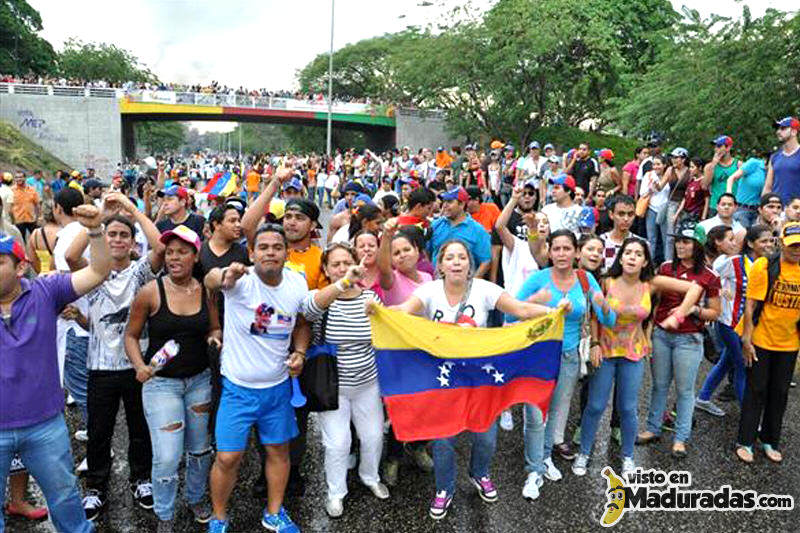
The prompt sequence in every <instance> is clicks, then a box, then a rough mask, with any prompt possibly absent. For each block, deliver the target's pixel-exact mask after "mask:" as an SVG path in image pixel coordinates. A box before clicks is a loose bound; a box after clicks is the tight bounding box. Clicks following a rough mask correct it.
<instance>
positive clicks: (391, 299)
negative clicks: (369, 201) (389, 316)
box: [377, 220, 433, 306]
mask: <svg viewBox="0 0 800 533" xmlns="http://www.w3.org/2000/svg"><path fill="white" fill-rule="evenodd" d="M420 254H421V251H420V249H419V247H418V245H417V242H416V240H415V239H414V238H413V237H412V236H411V235H409V234H407V233H405V232H404V231H403V230H400V231H398V227H397V224H396V223H395V222H394V221H393V220H390V221H389V222H387V223H386V224H385V225H384V230H383V236H382V238H381V244H380V247H379V249H378V260H377V263H378V270H379V272H380V277H379V281H380V288H381V289H382V290H383V297H382V298H381V299H382V300H383V303H384V305H387V306H389V305H400V304H402V303H403V302H405V301H406V300H408V298H409V296H411V294H412V293H413V292H414V289H416V288H417V287H419V286H420V285H422V284H423V283H425V282H426V281H430V280H431V279H433V278H432V276H431V275H430V274H429V273H427V272H422V271H420V270H419V269H418V265H417V263H418V262H419V260H420Z"/></svg>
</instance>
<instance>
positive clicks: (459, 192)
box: [439, 187, 469, 202]
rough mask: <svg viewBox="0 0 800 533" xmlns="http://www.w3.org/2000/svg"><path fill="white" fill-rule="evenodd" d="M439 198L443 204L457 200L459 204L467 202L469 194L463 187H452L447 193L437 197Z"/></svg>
mask: <svg viewBox="0 0 800 533" xmlns="http://www.w3.org/2000/svg"><path fill="white" fill-rule="evenodd" d="M439 198H440V199H441V200H442V201H444V202H449V201H450V200H458V201H459V202H468V201H469V193H467V190H466V189H464V187H454V188H452V189H450V190H449V191H447V192H443V193H441V194H440V195H439Z"/></svg>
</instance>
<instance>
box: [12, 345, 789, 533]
mask: <svg viewBox="0 0 800 533" xmlns="http://www.w3.org/2000/svg"><path fill="white" fill-rule="evenodd" d="M709 368H710V367H709V364H708V363H707V362H705V361H704V362H703V364H702V367H701V378H702V377H704V375H705V373H706V372H707V371H708V369H709ZM647 374H649V372H646V373H645V375H646V377H645V384H644V386H643V393H644V394H645V395H643V396H642V397H641V398H640V410H639V416H640V427H641V426H642V425H643V422H642V420H643V418H644V416H645V415H646V411H645V409H646V407H647V404H648V400H649V390H650V385H649V376H648V375H647ZM698 383H699V382H698ZM798 396H799V393H798V389H792V391H791V393H790V397H789V407H788V409H787V414H786V419H785V424H784V433H783V442H784V446H783V449H784V452H785V454H784V456H785V459H784V462H783V464H781V465H775V464H772V463H770V462H769V461H767V460H766V458H765V457H764V456H763V454H761V453H757V455H756V462H755V464H753V465H749V466H748V465H744V464H742V463H741V462H739V461H738V460H737V459H736V457H735V456H734V454H733V443H734V442H735V438H736V431H737V423H738V416H739V410H738V406H736V404H734V403H720V404H719V405H721V406H723V407H724V409H725V410H726V411H728V415H727V416H725V417H723V418H715V417H712V416H710V415H708V414H706V413H703V412H697V413H696V416H695V420H696V427H695V430H694V432H693V436H692V442H691V445H690V447H689V448H688V449H689V456H688V457H687V458H686V459H685V460H682V461H678V460H675V459H673V458H672V457H671V455H670V453H669V451H670V444H671V441H670V440H669V437H670V436H671V434H670V433H668V432H667V433H665V436H666V437H667V438H666V439H663V440H662V441H661V442H660V443H655V444H652V445H650V446H646V447H640V446H637V447H636V450H635V457H636V461H637V464H638V465H639V466H641V467H643V468H656V469H660V470H667V471H668V470H688V471H690V472H691V473H692V476H693V486H692V488H693V489H711V490H716V489H718V488H719V487H721V486H723V485H731V486H732V487H733V488H734V489H750V490H755V491H757V492H759V493H769V494H790V495H792V496H794V497H795V498H797V497H800V459H798V454H797V451H798V449H799V448H798V443H800V438H798V427H800V426H799V425H798V423H799V422H800V409H798V401H799V400H800V398H799V397H798ZM574 400H575V401H574V402H573V409H572V413H571V417H570V425H569V427H568V435H570V436H571V435H572V432H573V431H574V428H575V426H576V424H577V423H578V412H577V411H578V405H577V394H576V397H575V398H574ZM67 416H68V419H69V423H70V426H71V427H73V428H74V424H75V420H76V412H75V410H74V409H69V410H68V413H67ZM514 420H515V427H514V430H513V431H511V432H506V431H502V430H500V431H499V433H498V442H497V453H496V456H495V459H494V463H493V467H492V476H493V479H494V481H495V483H496V484H497V487H498V491H499V494H500V499H499V501H498V502H497V503H495V504H485V503H483V502H482V501H481V500H480V499H479V498H478V495H477V493H476V491H475V489H474V488H473V487H472V486H471V485H470V484H469V480H468V479H467V474H466V465H467V462H468V458H469V450H468V446H467V438H465V437H462V438H461V439H460V441H459V445H458V448H457V451H458V486H457V491H456V496H455V499H454V501H453V506H452V507H451V509H450V512H449V513H448V516H447V517H445V518H444V519H443V520H441V521H440V522H438V523H437V522H434V521H433V520H431V519H430V518H429V517H428V514H427V510H428V505H429V502H430V498H431V497H432V496H433V476H432V474H426V473H423V472H421V471H419V470H417V469H416V468H415V467H414V466H413V465H412V464H411V463H410V461H406V462H404V463H403V464H402V465H401V469H400V481H399V484H398V486H397V487H395V488H393V489H392V490H391V493H392V494H391V498H390V499H389V500H386V501H379V500H376V499H375V498H374V497H373V496H372V494H371V493H370V492H369V490H368V489H367V488H365V487H363V486H362V485H361V483H360V482H359V480H358V476H357V474H356V473H355V471H351V472H350V476H349V489H350V494H349V495H348V497H347V499H346V500H345V513H344V516H343V517H342V518H340V519H337V520H331V519H329V518H328V517H327V515H326V513H325V481H324V470H323V464H322V463H323V450H322V444H321V442H320V433H319V429H318V426H317V425H316V424H315V423H314V420H313V416H312V420H311V423H310V430H309V433H310V434H309V451H308V455H307V457H306V461H305V464H304V466H303V471H304V473H305V475H306V478H307V490H306V494H305V496H304V497H303V498H300V499H294V500H289V501H287V503H286V506H287V509H288V510H289V513H290V515H291V516H292V517H293V519H294V520H295V521H296V522H297V523H298V524H299V525H300V526H301V527H302V530H303V531H304V532H315V533H316V532H341V533H344V532H348V533H349V532H367V531H368V532H387V533H388V532H391V533H407V532H409V533H410V532H424V531H438V532H511V531H526V532H527V531H570V532H584V531H598V530H600V529H601V528H600V526H599V521H598V520H599V517H600V516H601V514H602V511H603V509H604V505H605V502H606V500H605V492H606V481H605V479H604V478H603V477H602V476H601V475H600V471H601V470H602V468H603V467H604V466H606V465H610V466H612V467H613V468H614V469H615V470H616V471H617V472H619V448H618V446H617V445H616V444H615V443H614V442H613V441H611V440H610V432H609V429H608V420H609V413H608V412H607V413H606V415H605V417H604V419H603V421H602V422H601V426H600V428H601V429H600V431H599V433H598V439H597V442H596V444H595V451H594V455H593V458H592V461H591V462H590V467H589V472H588V474H587V475H586V476H585V477H582V478H579V477H576V476H574V475H573V474H572V473H571V472H570V471H569V464H568V463H565V462H563V461H560V460H558V459H557V460H556V464H557V466H558V467H559V468H560V469H561V470H562V472H563V473H564V479H563V480H561V481H559V482H550V481H545V485H544V486H543V487H542V489H541V496H540V498H539V499H538V500H536V501H535V502H529V501H527V500H525V499H523V498H522V495H521V489H522V485H523V483H524V481H525V474H524V471H523V467H524V461H523V450H522V437H521V430H522V425H521V424H522V416H521V409H520V408H519V407H516V408H515V409H514ZM126 448H127V444H126V430H125V425H124V418H123V417H122V415H121V414H120V418H119V420H118V422H117V427H116V431H115V437H114V450H115V452H116V459H115V460H114V466H113V472H112V480H111V487H112V488H111V495H110V499H109V503H108V506H107V510H106V512H105V513H104V515H103V516H102V517H101V518H100V519H99V521H98V524H97V525H98V531H100V532H109V533H111V532H115V533H117V532H118V533H133V532H144V531H155V527H156V519H155V516H154V515H153V514H152V513H151V512H149V511H144V510H141V509H138V508H135V509H134V508H133V505H132V501H131V496H130V494H129V492H128V491H127V482H126V481H127V472H128V467H127V464H126V461H125V457H126V451H125V450H126ZM73 451H74V454H75V457H76V464H77V462H78V458H83V456H84V453H85V446H84V445H83V444H81V443H77V442H73ZM258 468H259V465H258V454H257V453H256V452H255V450H254V449H250V450H249V452H248V456H247V458H246V460H245V461H244V462H243V466H242V470H241V472H240V475H239V481H238V483H237V485H236V488H235V489H234V493H233V496H232V498H231V506H230V516H231V518H232V524H231V531H232V532H256V531H264V530H263V529H262V527H261V525H260V513H261V509H262V508H263V502H262V501H260V500H259V499H257V498H255V497H253V496H252V495H251V492H250V487H251V485H252V483H253V481H254V480H255V479H256V477H257V473H258ZM34 486H35V485H34V484H33V483H32V484H31V487H34ZM33 492H34V494H33V496H34V497H35V498H37V499H39V501H41V496H39V495H37V494H36V493H35V490H34V491H33ZM799 519H800V512H798V510H794V511H755V512H733V511H729V512H628V513H626V514H625V516H623V517H622V519H621V520H620V522H619V523H618V524H617V525H616V526H615V527H614V530H618V531H621V532H628V531H630V532H646V531H653V530H658V529H662V530H666V531H672V532H683V531H686V532H692V533H696V532H705V531H708V532H714V533H717V532H728V531H748V532H752V531H761V532H764V531H776V532H777V531H786V532H789V531H797V530H798V526H797V524H798V520H799ZM6 525H7V526H8V528H7V531H9V532H12V533H17V532H19V533H34V532H36V533H39V532H52V531H53V528H52V525H51V524H50V523H49V522H47V521H45V522H40V523H38V524H29V523H25V522H24V521H20V520H17V519H8V520H7V523H6ZM176 531H179V532H182V533H183V532H185V533H188V532H199V531H205V526H202V525H200V524H197V523H194V522H192V520H191V517H190V516H189V512H188V510H187V509H186V507H185V504H183V503H181V504H179V510H178V512H177V527H176Z"/></svg>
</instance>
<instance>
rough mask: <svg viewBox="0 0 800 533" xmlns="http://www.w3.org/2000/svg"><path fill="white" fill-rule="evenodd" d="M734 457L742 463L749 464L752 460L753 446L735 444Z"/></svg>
mask: <svg viewBox="0 0 800 533" xmlns="http://www.w3.org/2000/svg"><path fill="white" fill-rule="evenodd" d="M736 457H738V458H739V460H740V461H741V462H743V463H746V464H751V463H752V462H753V447H752V446H744V445H741V444H740V445H738V446H736Z"/></svg>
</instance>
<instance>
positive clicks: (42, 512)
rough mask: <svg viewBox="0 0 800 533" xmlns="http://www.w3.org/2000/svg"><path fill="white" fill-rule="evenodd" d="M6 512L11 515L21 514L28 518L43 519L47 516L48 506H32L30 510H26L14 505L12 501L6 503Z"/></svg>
mask: <svg viewBox="0 0 800 533" xmlns="http://www.w3.org/2000/svg"><path fill="white" fill-rule="evenodd" d="M6 513H7V514H8V515H9V516H21V517H22V518H25V519H27V520H41V519H42V518H46V517H47V507H31V510H30V511H24V510H22V509H17V508H16V507H12V505H11V504H10V503H7V504H6Z"/></svg>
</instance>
